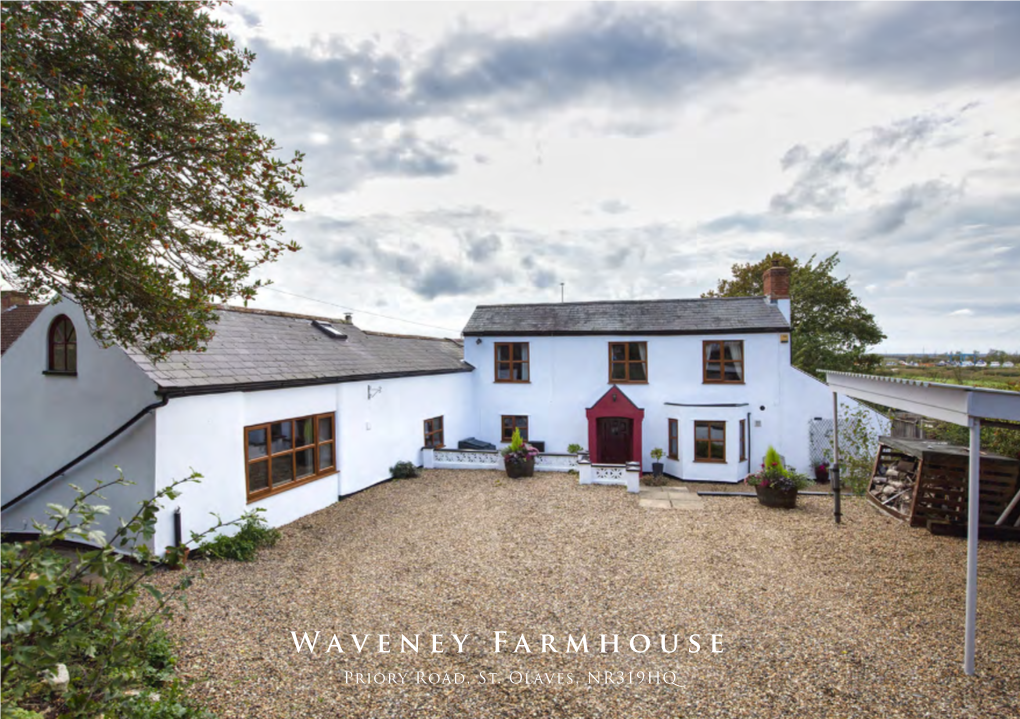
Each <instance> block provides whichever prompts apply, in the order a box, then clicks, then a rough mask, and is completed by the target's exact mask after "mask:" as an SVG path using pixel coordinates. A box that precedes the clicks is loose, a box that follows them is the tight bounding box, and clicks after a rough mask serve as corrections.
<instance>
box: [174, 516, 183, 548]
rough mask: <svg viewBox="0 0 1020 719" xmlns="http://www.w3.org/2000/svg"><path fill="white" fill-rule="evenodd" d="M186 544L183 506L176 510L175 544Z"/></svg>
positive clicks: (176, 545)
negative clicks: (182, 526) (182, 520)
mask: <svg viewBox="0 0 1020 719" xmlns="http://www.w3.org/2000/svg"><path fill="white" fill-rule="evenodd" d="M182 544H184V530H183V529H182V528H181V508H180V507H178V508H177V509H175V510H174V546H175V547H179V546H181V545H182Z"/></svg>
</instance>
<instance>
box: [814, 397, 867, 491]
mask: <svg viewBox="0 0 1020 719" xmlns="http://www.w3.org/2000/svg"><path fill="white" fill-rule="evenodd" d="M871 419H872V414H871V411H870V410H869V409H867V408H866V407H864V406H862V405H857V406H856V407H853V408H851V407H848V406H847V405H845V404H842V403H840V406H839V471H840V475H839V483H840V485H841V486H843V487H845V488H847V489H848V490H850V491H851V492H853V493H854V494H859V495H863V494H864V493H865V492H866V491H867V489H868V485H869V484H870V483H871V473H872V471H873V470H874V468H875V455H876V454H877V453H878V432H876V431H875V429H874V428H873V426H872V423H871ZM823 455H824V459H825V461H826V462H828V463H829V464H830V476H831V464H832V460H833V457H832V448H831V447H830V448H828V449H826V450H825V452H824V453H823Z"/></svg>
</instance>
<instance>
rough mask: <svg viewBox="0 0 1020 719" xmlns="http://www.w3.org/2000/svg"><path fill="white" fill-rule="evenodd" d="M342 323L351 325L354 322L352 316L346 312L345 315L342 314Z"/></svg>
mask: <svg viewBox="0 0 1020 719" xmlns="http://www.w3.org/2000/svg"><path fill="white" fill-rule="evenodd" d="M344 322H346V323H347V324H351V323H353V322H354V315H352V314H351V313H350V312H347V313H346V314H344Z"/></svg>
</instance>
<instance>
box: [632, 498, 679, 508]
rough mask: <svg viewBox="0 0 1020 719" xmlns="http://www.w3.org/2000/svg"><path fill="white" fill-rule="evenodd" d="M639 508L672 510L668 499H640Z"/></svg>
mask: <svg viewBox="0 0 1020 719" xmlns="http://www.w3.org/2000/svg"><path fill="white" fill-rule="evenodd" d="M638 506H641V507H644V508H645V509H672V508H673V505H672V504H670V502H669V500H668V499H643V498H642V499H638Z"/></svg>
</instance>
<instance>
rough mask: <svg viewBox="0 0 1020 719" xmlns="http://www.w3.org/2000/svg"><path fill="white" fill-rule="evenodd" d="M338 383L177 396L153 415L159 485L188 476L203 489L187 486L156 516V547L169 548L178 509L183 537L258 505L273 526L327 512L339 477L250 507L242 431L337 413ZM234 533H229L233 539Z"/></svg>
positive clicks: (296, 489)
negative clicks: (196, 474)
mask: <svg viewBox="0 0 1020 719" xmlns="http://www.w3.org/2000/svg"><path fill="white" fill-rule="evenodd" d="M338 395H339V392H338V389H337V385H319V386H313V387H295V388H292V389H278V390H267V391H263V392H229V393H225V394H209V395H196V396H190V397H177V398H175V399H172V400H170V403H169V404H168V405H167V406H166V407H163V408H161V409H160V410H159V413H158V415H157V418H156V487H157V488H163V487H165V486H167V485H169V484H170V483H171V482H172V481H174V480H176V479H183V478H184V477H187V476H188V475H189V474H191V471H192V469H194V470H195V471H197V472H199V473H200V474H202V475H203V479H202V481H201V483H200V484H197V485H196V484H186V485H184V487H183V491H182V494H181V496H180V497H178V498H177V500H175V501H174V502H173V503H172V504H171V505H170V506H168V507H167V509H166V510H165V511H164V512H162V513H161V514H160V517H159V520H158V525H157V534H156V547H158V548H160V549H162V548H163V547H167V546H170V545H172V544H173V542H174V533H173V532H174V528H173V510H174V509H175V508H176V507H180V509H181V526H182V529H183V537H184V539H185V540H186V541H187V540H190V538H191V532H192V531H196V532H202V531H204V530H205V529H207V528H209V527H210V526H212V524H214V523H215V521H216V520H215V518H213V517H212V516H211V514H210V512H216V513H218V514H219V515H220V517H221V518H222V519H223V520H225V521H230V520H234V519H237V518H238V517H240V516H241V515H242V514H243V513H244V512H245V511H247V510H250V509H255V508H257V507H261V508H264V509H265V510H266V512H265V514H264V515H263V516H264V517H265V519H266V521H267V522H268V523H269V524H270V525H271V526H274V527H279V526H281V525H284V524H288V523H289V522H293V521H294V520H295V519H298V518H300V517H303V516H304V515H306V514H310V513H311V512H314V511H316V510H319V509H322V508H323V507H327V506H329V505H330V504H332V503H333V502H335V501H336V500H337V493H338V486H339V485H338V475H337V474H332V475H328V476H326V477H323V478H321V479H318V480H316V481H314V482H309V483H307V484H303V485H300V486H297V487H294V488H293V489H290V490H287V491H286V492H281V493H279V494H275V495H273V496H271V497H266V498H264V499H261V500H259V501H257V502H252V503H251V504H249V503H248V501H247V492H246V486H245V482H246V479H245V471H244V469H245V468H244V463H245V454H244V428H245V427H247V426H249V425H253V424H259V423H264V422H272V421H275V420H283V419H291V418H294V417H303V416H306V415H311V414H326V413H330V412H334V413H335V412H336V411H337V406H338V405H337V397H338ZM233 532H234V529H230V530H228V531H227V532H226V533H228V534H232V533H233Z"/></svg>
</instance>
